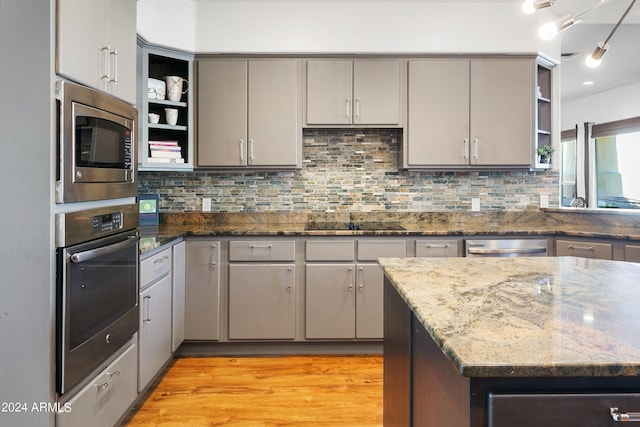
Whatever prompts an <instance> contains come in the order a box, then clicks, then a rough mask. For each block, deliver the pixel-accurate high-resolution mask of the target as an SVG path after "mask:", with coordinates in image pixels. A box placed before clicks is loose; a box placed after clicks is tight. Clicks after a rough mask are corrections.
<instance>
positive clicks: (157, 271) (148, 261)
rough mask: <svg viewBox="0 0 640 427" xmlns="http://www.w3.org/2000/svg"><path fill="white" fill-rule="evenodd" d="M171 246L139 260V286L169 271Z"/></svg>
mask: <svg viewBox="0 0 640 427" xmlns="http://www.w3.org/2000/svg"><path fill="white" fill-rule="evenodd" d="M171 264H172V260H171V248H168V249H165V250H164V251H162V252H159V253H157V254H155V255H152V256H150V257H149V258H145V259H143V260H142V261H140V288H144V287H145V286H147V285H149V284H151V283H153V282H155V281H156V280H158V279H159V278H161V277H162V276H164V275H165V274H167V273H170V272H171Z"/></svg>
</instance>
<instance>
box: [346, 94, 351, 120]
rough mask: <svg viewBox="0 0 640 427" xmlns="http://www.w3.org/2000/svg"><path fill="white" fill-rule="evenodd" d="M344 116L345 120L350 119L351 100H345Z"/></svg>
mask: <svg viewBox="0 0 640 427" xmlns="http://www.w3.org/2000/svg"><path fill="white" fill-rule="evenodd" d="M346 106H347V108H346V114H345V115H344V116H345V117H346V118H347V119H348V118H349V117H351V99H349V98H347V99H346Z"/></svg>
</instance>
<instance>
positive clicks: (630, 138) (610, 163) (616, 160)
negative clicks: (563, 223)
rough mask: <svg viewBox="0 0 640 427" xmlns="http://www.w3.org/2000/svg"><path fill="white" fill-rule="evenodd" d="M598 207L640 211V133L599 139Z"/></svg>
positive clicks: (596, 167) (597, 164) (600, 137)
mask: <svg viewBox="0 0 640 427" xmlns="http://www.w3.org/2000/svg"><path fill="white" fill-rule="evenodd" d="M595 162H596V163H595V171H596V172H595V175H596V176H595V178H596V185H595V188H596V206H597V207H599V208H624V209H640V163H639V162H640V131H636V132H631V133H622V134H618V135H611V136H599V137H596V138H595Z"/></svg>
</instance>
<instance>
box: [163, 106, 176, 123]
mask: <svg viewBox="0 0 640 427" xmlns="http://www.w3.org/2000/svg"><path fill="white" fill-rule="evenodd" d="M164 115H165V119H166V120H167V124H168V125H171V126H174V125H175V124H176V123H178V110H177V109H176V108H165V109H164Z"/></svg>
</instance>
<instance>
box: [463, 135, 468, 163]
mask: <svg viewBox="0 0 640 427" xmlns="http://www.w3.org/2000/svg"><path fill="white" fill-rule="evenodd" d="M463 155H464V159H465V160H469V140H468V139H465V140H464V153H463Z"/></svg>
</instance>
